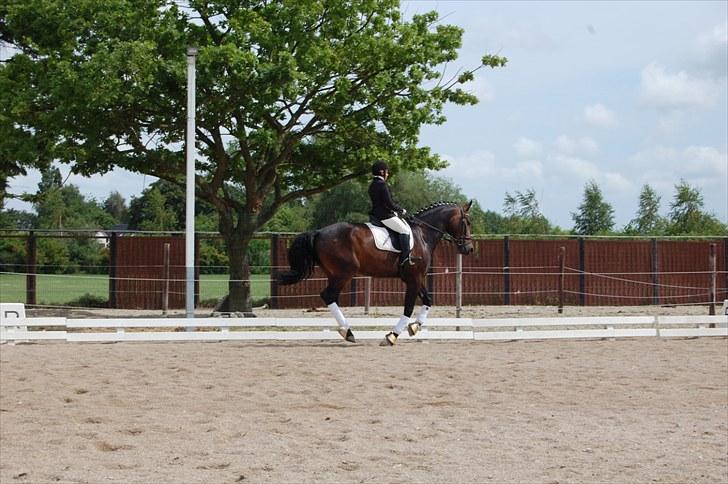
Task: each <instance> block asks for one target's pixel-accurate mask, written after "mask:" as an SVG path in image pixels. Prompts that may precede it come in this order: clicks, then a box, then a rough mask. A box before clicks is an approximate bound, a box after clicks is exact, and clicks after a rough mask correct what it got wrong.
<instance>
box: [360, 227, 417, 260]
mask: <svg viewBox="0 0 728 484" xmlns="http://www.w3.org/2000/svg"><path fill="white" fill-rule="evenodd" d="M366 226H367V227H369V230H371V232H372V236H373V237H374V245H376V246H377V249H379V250H386V251H389V252H397V253H399V252H401V249H402V248H401V247H400V246H399V237H398V234H397V232H395V231H394V230H392V229H390V228H389V227H386V226H385V225H384V224H382V223H381V222H380V221H379V220H376V219H370V220H369V222H367V223H366ZM414 246H415V241H414V237H410V250H412V248H414Z"/></svg>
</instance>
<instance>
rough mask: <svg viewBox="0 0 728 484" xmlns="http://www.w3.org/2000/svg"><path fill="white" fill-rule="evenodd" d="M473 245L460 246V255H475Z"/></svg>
mask: <svg viewBox="0 0 728 484" xmlns="http://www.w3.org/2000/svg"><path fill="white" fill-rule="evenodd" d="M473 250H474V248H473V244H464V245H461V246H460V253H461V254H463V255H470V254H472V253H473Z"/></svg>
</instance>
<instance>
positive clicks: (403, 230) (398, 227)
mask: <svg viewBox="0 0 728 484" xmlns="http://www.w3.org/2000/svg"><path fill="white" fill-rule="evenodd" d="M382 223H383V224H384V225H386V226H387V227H388V228H390V229H392V230H394V231H395V232H397V233H398V234H408V235H409V236H410V237H412V229H411V228H410V226H409V225H408V224H407V222H405V221H404V220H402V219H401V218H399V217H391V218H386V219H384V220H382Z"/></svg>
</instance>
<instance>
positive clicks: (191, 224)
mask: <svg viewBox="0 0 728 484" xmlns="http://www.w3.org/2000/svg"><path fill="white" fill-rule="evenodd" d="M196 59H197V48H196V47H188V48H187V141H186V148H187V149H186V155H187V156H186V158H187V180H186V186H185V188H186V194H185V205H186V206H185V280H186V283H187V284H186V291H185V315H186V317H187V318H194V317H195V157H196V155H197V150H196V149H195V61H196ZM187 330H188V331H190V330H192V328H187Z"/></svg>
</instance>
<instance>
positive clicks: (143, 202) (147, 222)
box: [128, 180, 218, 231]
mask: <svg viewBox="0 0 728 484" xmlns="http://www.w3.org/2000/svg"><path fill="white" fill-rule="evenodd" d="M154 191H156V193H155V194H154V195H152V192H154ZM159 195H162V198H163V199H164V207H165V209H166V210H167V211H169V212H171V213H172V214H174V220H175V223H174V226H173V227H165V228H161V227H155V226H154V222H153V220H154V216H150V215H151V212H150V211H149V209H148V207H147V205H149V203H150V200H149V197H150V196H154V197H158V196H159ZM186 216H187V214H186V206H185V191H184V190H183V189H182V188H181V187H179V186H178V185H175V184H173V183H169V182H167V181H165V180H157V181H155V182H154V183H152V184H151V185H149V186H148V187H147V188H145V189H144V190H143V191H142V193H141V194H140V195H139V196H138V197H132V198H131V202H129V215H128V221H129V222H128V223H129V228H130V229H135V230H142V225H144V226H145V227H148V228H147V229H143V230H184V229H185V217H186ZM207 218H209V219H210V222H209V223H208V222H204V221H203V220H204V219H207ZM167 220H171V217H168V218H167ZM195 220H201V223H202V225H199V224H197V223H196V224H195V230H197V231H203V230H211V231H215V230H217V227H218V219H217V214H216V213H215V211H214V210H213V209H212V207H211V206H210V204H208V203H206V202H205V201H203V200H199V199H197V200H195ZM166 223H168V222H166ZM203 226H204V227H205V228H203Z"/></svg>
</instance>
